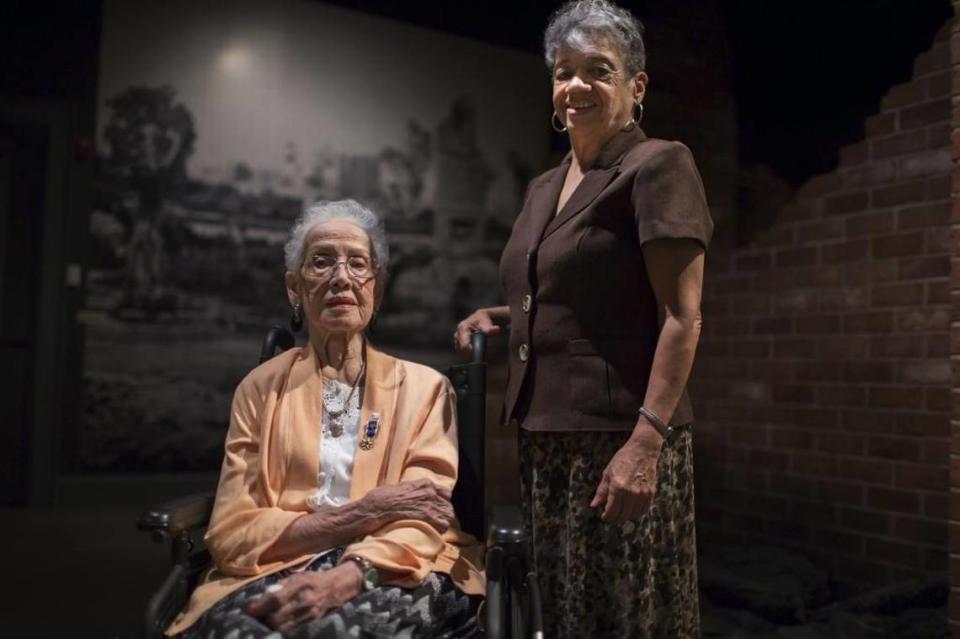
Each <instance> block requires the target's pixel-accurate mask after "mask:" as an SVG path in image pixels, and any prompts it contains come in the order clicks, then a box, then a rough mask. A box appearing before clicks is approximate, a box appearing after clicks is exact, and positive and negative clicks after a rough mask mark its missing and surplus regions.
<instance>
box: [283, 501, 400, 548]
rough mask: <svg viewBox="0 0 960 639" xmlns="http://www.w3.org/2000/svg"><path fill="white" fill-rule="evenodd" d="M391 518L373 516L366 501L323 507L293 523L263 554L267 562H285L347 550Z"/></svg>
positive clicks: (381, 515) (377, 514) (376, 513)
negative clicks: (307, 555)
mask: <svg viewBox="0 0 960 639" xmlns="http://www.w3.org/2000/svg"><path fill="white" fill-rule="evenodd" d="M389 521H390V518H388V517H386V516H385V515H384V513H380V512H374V511H373V509H371V508H370V507H369V505H368V504H366V503H365V500H362V499H361V500H358V501H352V502H349V503H347V504H344V505H343V506H339V507H338V506H323V507H322V508H321V509H320V510H318V511H317V512H314V513H310V514H309V515H305V516H303V517H300V518H298V519H296V520H294V521H293V523H291V524H290V525H289V526H287V528H286V529H285V530H284V531H283V533H281V535H280V536H279V537H278V538H277V541H276V542H275V543H274V544H273V545H272V546H271V547H270V548H269V549H268V550H267V551H266V552H265V553H264V559H265V560H266V561H286V560H289V559H293V558H294V557H299V556H301V555H306V554H310V553H316V552H322V551H324V550H328V549H330V548H336V547H338V546H346V545H347V544H350V543H352V542H353V541H355V540H356V539H358V538H360V537H363V536H365V535H369V534H370V533H372V532H374V531H376V530H378V529H380V528H381V527H383V526H384V525H386V524H387V523H389Z"/></svg>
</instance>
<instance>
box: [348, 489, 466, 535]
mask: <svg viewBox="0 0 960 639" xmlns="http://www.w3.org/2000/svg"><path fill="white" fill-rule="evenodd" d="M450 497H451V493H450V491H449V490H446V489H445V488H441V487H439V486H437V485H436V484H435V483H433V482H432V481H430V480H429V479H417V480H413V481H404V482H400V483H399V484H392V485H387V486H378V487H376V488H374V489H373V490H371V491H370V492H369V493H367V494H366V495H365V496H364V497H363V501H364V502H365V504H364V505H365V506H367V507H368V508H369V509H370V512H371V515H372V516H374V517H380V518H382V519H383V520H384V523H390V522H394V521H397V520H400V519H414V520H417V521H423V522H425V523H427V524H430V526H432V527H433V528H434V529H435V530H436V531H437V532H439V533H441V534H442V533H444V532H446V530H447V529H448V528H449V527H450V524H451V522H453V519H454V514H453V505H452V504H451V503H450Z"/></svg>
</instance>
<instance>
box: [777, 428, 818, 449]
mask: <svg viewBox="0 0 960 639" xmlns="http://www.w3.org/2000/svg"><path fill="white" fill-rule="evenodd" d="M770 439H771V443H772V444H773V446H774V448H791V449H796V450H808V449H810V448H812V447H813V433H811V432H810V431H808V430H803V429H799V428H774V429H772V430H771V431H770Z"/></svg>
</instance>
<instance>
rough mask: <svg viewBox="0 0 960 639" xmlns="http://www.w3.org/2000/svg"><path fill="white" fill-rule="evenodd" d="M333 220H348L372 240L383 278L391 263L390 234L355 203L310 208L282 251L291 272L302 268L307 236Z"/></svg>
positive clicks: (321, 203)
mask: <svg viewBox="0 0 960 639" xmlns="http://www.w3.org/2000/svg"><path fill="white" fill-rule="evenodd" d="M330 220H347V221H348V222H352V223H354V224H356V225H357V226H359V227H360V228H361V229H363V230H364V231H365V232H366V234H367V237H369V238H370V248H371V250H372V252H373V255H371V256H370V257H371V258H372V259H373V262H374V264H375V265H376V267H377V272H378V274H379V275H381V276H383V275H386V271H387V263H388V262H389V261H390V247H389V245H388V244H387V232H386V230H385V229H384V227H383V222H381V221H380V218H379V217H377V214H376V213H374V212H373V211H371V210H370V209H368V208H367V207H365V206H363V205H362V204H360V203H359V202H357V201H356V200H333V201H331V200H320V201H318V202H314V203H313V204H311V205H310V206H308V207H307V209H306V210H305V211H304V212H303V215H301V216H300V217H299V218H297V221H296V223H294V225H293V228H292V229H290V239H289V240H287V243H286V244H285V245H284V247H283V257H284V261H285V262H286V264H287V270H288V271H293V272H296V271H299V270H300V267H301V266H303V248H304V247H303V245H304V242H305V241H306V239H307V234H309V233H310V231H311V230H312V229H313V228H314V227H315V226H317V225H318V224H323V223H324V222H328V221H330ZM381 279H382V277H381Z"/></svg>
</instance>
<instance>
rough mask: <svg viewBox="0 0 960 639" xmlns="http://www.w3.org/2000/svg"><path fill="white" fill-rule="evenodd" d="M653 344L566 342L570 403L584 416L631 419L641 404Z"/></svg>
mask: <svg viewBox="0 0 960 639" xmlns="http://www.w3.org/2000/svg"><path fill="white" fill-rule="evenodd" d="M655 348H656V342H653V343H652V344H646V343H645V342H644V341H643V340H633V339H617V340H593V341H591V340H588V339H575V340H570V342H569V343H568V349H567V352H568V355H569V360H570V375H569V378H568V379H569V384H570V400H571V403H572V404H573V409H574V410H576V411H578V412H581V413H584V414H586V415H599V416H606V417H633V416H636V414H637V409H638V408H639V407H640V404H641V402H642V401H643V395H644V394H645V393H646V387H647V381H648V379H649V375H650V364H651V363H652V358H653V349H655Z"/></svg>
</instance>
